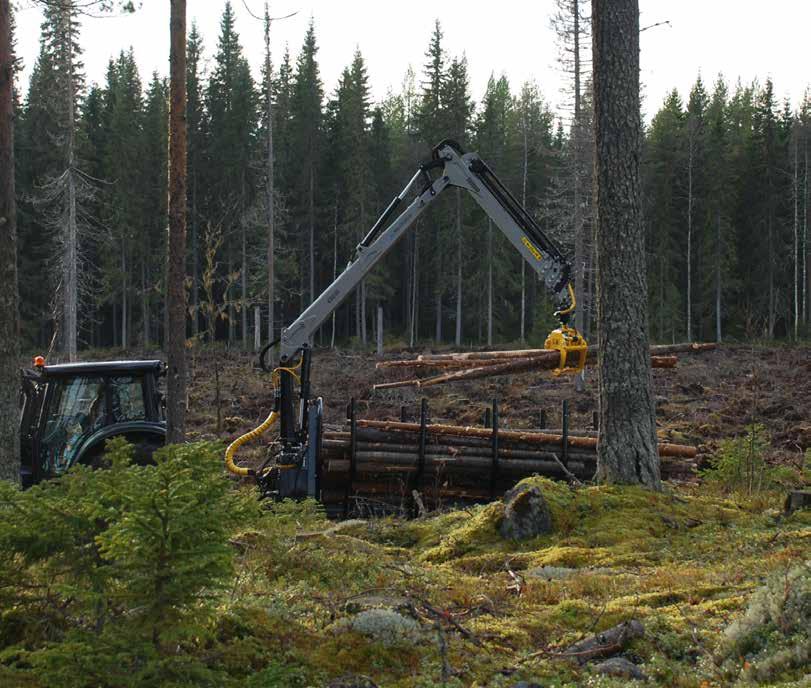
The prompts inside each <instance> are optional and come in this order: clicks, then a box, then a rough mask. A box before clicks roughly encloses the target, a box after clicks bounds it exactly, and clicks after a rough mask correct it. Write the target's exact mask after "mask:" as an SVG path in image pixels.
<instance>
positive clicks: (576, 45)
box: [572, 0, 586, 392]
mask: <svg viewBox="0 0 811 688" xmlns="http://www.w3.org/2000/svg"><path fill="white" fill-rule="evenodd" d="M572 19H573V21H574V30H573V36H572V38H573V46H572V47H573V51H574V52H573V55H572V59H573V60H574V124H573V127H572V148H573V149H574V160H573V161H572V162H573V169H574V175H572V187H573V188H572V192H573V193H572V196H573V205H574V217H573V219H574V223H573V224H574V291H575V301H577V306H578V308H577V310H576V311H575V313H574V323H575V328H576V329H577V331H578V332H581V333H582V332H583V329H584V322H585V320H584V316H585V310H584V309H583V306H584V305H585V304H584V301H585V298H584V287H585V281H586V280H585V267H586V242H585V237H584V236H583V233H584V232H585V226H584V223H583V207H582V205H583V200H582V192H583V189H582V186H583V180H582V179H581V177H580V172H581V166H580V163H581V159H582V151H583V129H582V126H581V124H582V123H581V121H580V117H581V113H580V101H581V97H580V7H579V0H572ZM574 386H575V389H576V390H577V391H578V392H582V391H584V390H585V389H586V379H585V377H584V376H583V374H582V373H581V374H580V375H575V378H574Z"/></svg>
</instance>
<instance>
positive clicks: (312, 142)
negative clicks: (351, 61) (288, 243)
mask: <svg viewBox="0 0 811 688" xmlns="http://www.w3.org/2000/svg"><path fill="white" fill-rule="evenodd" d="M317 54H318V45H317V43H316V38H315V22H314V21H313V20H310V25H309V27H308V28H307V33H306V35H305V36H304V44H303V45H302V48H301V52H300V53H299V56H298V59H297V61H296V74H295V78H294V80H293V86H292V91H291V98H290V145H291V150H292V151H295V154H296V156H297V161H298V162H297V165H296V167H297V172H298V173H297V175H296V176H295V178H294V180H293V181H292V198H293V199H295V200H294V201H293V203H294V207H293V208H292V211H293V214H294V224H295V225H296V226H298V227H305V228H306V230H307V234H306V236H307V241H306V243H305V242H304V241H302V242H301V244H300V246H301V248H302V251H301V256H302V260H301V268H300V274H301V276H302V278H303V277H304V275H307V278H308V283H307V286H306V290H305V285H304V284H303V283H302V284H301V285H300V286H301V305H302V306H304V304H305V303H311V302H312V301H313V300H315V297H316V291H315V289H316V279H315V277H316V276H315V252H316V222H317V213H318V208H317V193H318V191H317V190H318V173H319V169H318V167H319V156H320V154H321V135H322V119H323V112H322V103H323V97H324V90H323V86H322V83H321V76H320V70H319V67H318V60H317ZM303 236H304V235H302V237H303ZM305 245H306V248H307V252H306V255H307V256H308V260H307V261H306V268H305V261H304V259H303V258H304V255H305V251H304V247H305ZM305 292H306V294H307V299H306V301H305V296H304V294H305Z"/></svg>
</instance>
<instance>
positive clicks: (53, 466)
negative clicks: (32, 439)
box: [41, 377, 105, 473]
mask: <svg viewBox="0 0 811 688" xmlns="http://www.w3.org/2000/svg"><path fill="white" fill-rule="evenodd" d="M48 384H49V387H51V388H52V391H51V398H50V403H49V404H48V415H47V416H46V418H45V425H44V431H43V433H42V445H41V448H42V449H41V451H42V460H43V463H44V464H45V467H46V470H50V471H53V472H54V473H61V472H63V471H64V470H66V469H67V468H68V467H69V466H70V465H71V464H72V463H73V460H74V458H75V456H76V452H77V451H78V449H79V447H80V446H81V443H82V440H83V439H84V438H86V437H88V436H89V435H90V434H91V433H92V432H94V431H95V430H98V429H99V428H101V427H103V426H104V417H105V408H104V381H103V379H102V378H100V377H75V378H68V379H65V380H55V381H53V382H49V383H48Z"/></svg>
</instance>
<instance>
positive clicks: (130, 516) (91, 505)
mask: <svg viewBox="0 0 811 688" xmlns="http://www.w3.org/2000/svg"><path fill="white" fill-rule="evenodd" d="M132 453H133V452H132V447H131V446H130V445H128V444H126V443H125V442H124V441H123V440H121V439H118V440H114V441H112V442H110V443H109V445H108V452H107V458H108V459H109V462H110V467H109V469H106V470H98V471H93V470H91V469H90V468H87V467H84V466H77V467H76V468H75V469H73V470H71V471H69V472H68V473H67V474H66V475H64V476H63V477H61V478H59V479H57V480H53V481H49V482H47V483H43V484H41V485H39V486H36V487H34V488H32V489H30V490H28V491H26V492H19V491H17V490H15V489H14V488H11V487H10V486H8V485H6V484H5V483H3V484H0V552H2V554H0V595H2V596H3V597H2V598H0V602H2V604H3V610H4V611H3V617H4V618H3V624H2V625H3V627H4V628H6V620H7V619H14V620H15V623H14V624H13V625H12V629H13V630H12V631H11V632H9V633H3V634H1V635H0V642H2V645H0V653H2V654H0V666H2V669H0V671H3V670H5V672H6V674H5V675H7V676H15V680H16V681H17V682H20V683H22V681H23V680H24V678H25V677H26V676H29V677H35V678H36V679H38V680H39V681H41V683H42V684H43V685H59V686H64V687H65V688H73V687H76V688H80V687H84V686H88V687H89V686H94V687H95V686H100V687H101V686H104V687H106V686H139V687H141V686H152V685H154V686H167V687H168V686H173V685H177V686H180V685H212V686H213V685H220V684H221V681H219V679H218V675H217V674H218V672H217V671H216V670H213V669H210V668H209V667H207V666H205V664H204V662H202V661H198V660H197V659H196V649H197V647H198V646H199V645H200V644H201V643H202V642H203V641H204V639H205V637H206V635H207V629H208V627H209V624H208V621H209V619H210V615H211V614H212V612H213V608H214V605H215V604H216V601H217V595H216V593H217V592H218V590H219V589H221V588H222V587H223V586H224V585H226V583H227V582H228V581H229V580H231V579H232V576H233V556H234V554H233V548H232V547H231V546H230V544H229V537H230V534H231V533H232V532H233V530H234V528H235V527H236V525H237V524H239V523H244V522H246V521H250V520H251V519H253V518H255V517H257V516H258V514H259V506H258V503H257V502H256V501H255V499H254V498H252V497H243V496H241V495H240V494H239V493H238V492H236V491H235V490H233V488H232V485H231V483H230V482H229V481H228V480H227V479H226V478H225V477H224V475H223V473H222V466H221V459H220V457H221V447H220V446H219V445H216V444H210V443H199V444H189V445H175V446H170V447H166V448H164V449H162V450H160V451H159V452H157V453H156V455H155V465H154V466H134V465H131V463H130V461H131V458H132ZM3 676H4V674H3V673H0V677H3ZM6 683H11V680H10V679H9V680H7V681H6Z"/></svg>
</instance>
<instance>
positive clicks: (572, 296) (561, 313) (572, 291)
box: [558, 282, 577, 315]
mask: <svg viewBox="0 0 811 688" xmlns="http://www.w3.org/2000/svg"><path fill="white" fill-rule="evenodd" d="M567 286H568V287H569V296H570V297H571V299H572V305H571V306H569V307H568V308H567V309H566V310H563V311H558V315H568V314H569V313H572V312H573V311H574V309H575V307H576V306H577V300H576V299H575V298H574V287H573V286H572V283H571V282H569V284H568V285H567Z"/></svg>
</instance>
